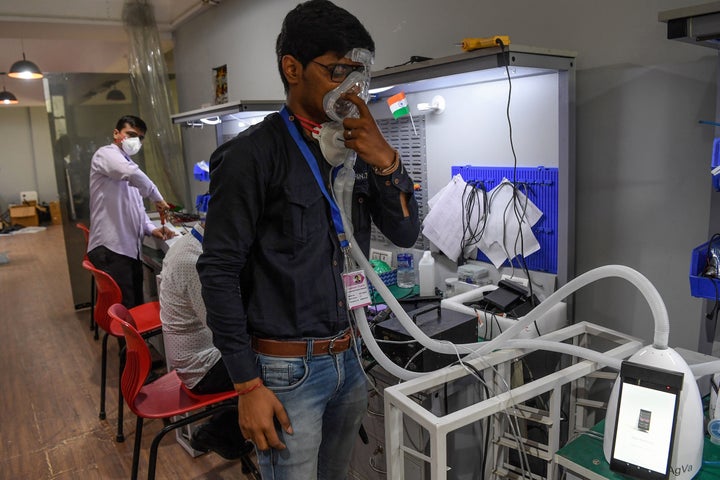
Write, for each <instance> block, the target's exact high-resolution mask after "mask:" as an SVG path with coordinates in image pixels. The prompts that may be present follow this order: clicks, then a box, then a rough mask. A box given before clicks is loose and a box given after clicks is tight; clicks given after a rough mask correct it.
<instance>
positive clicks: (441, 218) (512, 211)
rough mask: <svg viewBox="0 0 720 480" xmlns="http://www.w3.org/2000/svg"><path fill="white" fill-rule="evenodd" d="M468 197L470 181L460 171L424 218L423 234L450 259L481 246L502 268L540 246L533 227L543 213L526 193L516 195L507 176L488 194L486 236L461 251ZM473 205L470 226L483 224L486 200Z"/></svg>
mask: <svg viewBox="0 0 720 480" xmlns="http://www.w3.org/2000/svg"><path fill="white" fill-rule="evenodd" d="M467 196H468V191H467V183H466V182H465V181H464V180H463V178H462V176H461V175H460V174H457V175H455V176H454V177H453V178H452V180H451V181H450V182H449V183H448V184H447V185H445V186H444V187H443V188H442V189H441V190H440V191H439V192H438V193H436V194H435V195H434V196H433V197H432V198H431V199H430V200H429V201H428V207H429V208H430V211H429V212H428V214H427V215H426V216H425V220H423V235H425V236H426V237H427V238H428V240H430V241H431V242H432V243H433V244H434V245H435V246H436V247H437V248H438V249H439V250H440V251H442V252H443V253H444V254H445V255H447V257H448V258H450V259H452V260H457V259H458V258H459V257H460V255H461V254H462V255H463V256H467V255H468V254H469V253H470V252H471V251H472V250H473V248H475V247H477V248H478V249H479V250H480V251H482V252H483V253H484V254H485V255H486V256H487V257H488V259H490V261H491V262H492V264H493V265H495V267H496V268H500V266H502V264H503V263H504V262H505V260H508V259H509V258H515V257H516V256H517V255H520V254H522V255H523V256H524V257H527V256H528V255H531V254H532V253H535V252H537V251H538V250H539V249H540V244H539V242H538V241H537V239H536V238H535V235H534V234H533V232H532V226H533V225H535V224H536V223H537V222H538V220H540V217H542V212H541V211H540V209H538V208H537V206H536V205H535V204H534V203H532V201H530V199H528V198H527V196H526V195H525V194H523V193H521V192H519V191H518V192H516V193H515V195H513V188H512V183H510V182H509V181H508V180H507V179H503V181H502V182H501V183H500V184H499V185H498V186H496V187H495V188H494V189H492V190H491V191H490V192H488V193H487V196H488V199H489V201H488V203H489V210H488V212H487V220H486V225H485V230H484V233H483V236H482V237H481V238H480V239H479V241H477V242H475V243H470V242H468V243H467V245H465V251H463V252H461V248H462V245H463V235H464V232H463V217H464V216H466V213H465V206H466V203H467V202H466V200H467ZM472 205H473V210H472V211H471V212H469V213H470V215H469V219H470V220H469V221H470V222H471V223H470V225H479V224H480V222H481V221H482V219H483V215H485V213H486V212H484V211H483V205H482V202H473V203H472ZM518 217H520V221H519V220H518ZM466 221H467V220H466Z"/></svg>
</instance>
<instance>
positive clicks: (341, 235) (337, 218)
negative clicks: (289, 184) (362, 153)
mask: <svg viewBox="0 0 720 480" xmlns="http://www.w3.org/2000/svg"><path fill="white" fill-rule="evenodd" d="M280 115H281V116H282V118H283V120H284V121H285V125H287V128H288V131H289V132H290V135H291V136H292V138H293V140H295V144H296V145H297V146H298V148H299V149H300V152H302V154H303V157H305V161H306V162H307V164H308V167H310V170H312V172H313V175H314V176H315V180H316V181H317V183H318V185H319V186H320V190H322V193H323V195H325V198H326V199H327V201H328V202H329V203H330V211H331V213H332V220H333V224H334V225H335V232H336V233H337V236H338V239H339V240H340V247H342V248H346V247H347V246H348V245H349V244H350V242H348V241H347V239H346V238H345V228H344V227H343V224H342V216H341V215H340V209H339V208H338V206H337V204H336V203H335V200H333V198H332V197H331V196H330V194H329V193H328V191H327V188H325V182H324V181H323V179H322V175H321V174H320V167H318V163H317V159H316V158H315V155H313V153H312V152H311V151H310V148H309V147H308V146H307V143H305V140H304V139H303V138H302V136H301V135H300V131H299V130H298V129H297V126H296V125H295V124H294V123H293V122H292V121H291V120H290V114H289V113H288V110H287V107H283V108H282V109H281V110H280Z"/></svg>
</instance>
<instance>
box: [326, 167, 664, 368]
mask: <svg viewBox="0 0 720 480" xmlns="http://www.w3.org/2000/svg"><path fill="white" fill-rule="evenodd" d="M350 157H351V156H348V159H347V160H346V162H345V165H344V166H343V168H342V169H341V170H340V172H338V175H337V177H336V180H335V182H334V186H333V190H334V194H335V198H336V200H339V204H338V206H339V208H340V211H341V215H342V220H343V224H344V225H345V235H346V238H347V239H348V241H349V242H350V244H351V245H356V242H355V239H354V236H353V232H352V222H351V221H350V218H351V217H350V215H349V214H348V213H347V212H351V209H352V189H353V185H354V181H355V176H354V170H353V168H352V166H353V164H354V160H355V159H354V155H352V158H350ZM350 173H352V174H350ZM348 226H350V227H349V228H348ZM350 252H351V255H352V258H353V259H354V260H355V261H356V262H357V264H358V265H359V266H360V268H362V269H363V270H364V271H365V274H366V276H367V277H368V278H369V279H370V281H371V283H372V284H373V286H374V287H375V288H376V290H377V291H378V293H379V294H380V296H381V297H382V298H383V300H384V301H385V303H386V304H387V306H388V307H389V308H390V310H391V311H392V312H393V313H394V314H395V316H396V318H397V319H398V320H399V321H400V324H401V325H402V326H403V327H404V328H405V330H407V332H408V333H409V334H410V335H411V336H412V337H413V338H414V339H415V340H417V341H418V343H420V344H421V345H422V346H423V347H425V348H427V349H429V350H431V351H433V352H437V353H443V354H447V355H457V354H458V351H459V349H462V350H464V351H468V352H472V357H475V356H480V355H483V354H485V353H489V352H491V351H492V350H497V349H499V348H534V349H537V348H543V349H546V350H553V351H562V352H563V353H570V354H572V355H576V356H579V357H582V358H587V359H589V360H592V361H595V362H597V363H599V364H602V365H607V366H611V367H613V368H616V369H617V368H619V363H618V360H616V359H614V358H612V357H609V356H607V355H604V354H600V353H598V352H595V351H593V350H589V349H585V348H582V347H578V346H572V345H566V344H562V343H560V342H548V341H539V340H531V341H530V342H533V343H532V344H531V345H530V346H527V345H528V344H527V341H519V340H517V341H513V342H512V343H510V342H511V340H513V337H515V336H516V335H518V334H519V333H520V332H522V331H523V329H524V328H525V327H527V326H528V325H530V324H532V323H533V322H535V321H537V320H539V319H540V318H541V317H542V316H543V315H544V314H546V313H547V312H548V311H549V310H550V309H551V308H552V307H553V306H554V305H556V304H557V303H559V302H561V301H562V300H564V299H565V298H566V297H567V296H569V295H570V294H572V293H574V292H575V291H577V290H579V289H580V288H582V287H584V286H586V285H588V284H589V283H592V282H594V281H597V280H600V279H602V278H607V277H620V278H624V279H625V280H627V281H629V282H630V283H632V284H633V285H635V286H636V287H637V288H638V290H640V292H641V293H642V294H643V296H644V297H645V299H646V301H647V302H648V305H649V306H650V310H651V312H652V315H653V319H654V322H655V335H654V346H655V347H656V348H658V349H665V348H667V346H668V336H669V332H670V323H669V319H668V315H667V310H666V308H665V304H664V302H663V301H662V298H661V297H660V294H659V293H658V291H657V289H655V287H654V286H653V285H652V283H650V281H649V280H648V279H647V278H646V277H645V276H643V275H642V274H640V273H639V272H637V271H636V270H633V269H632V268H629V267H626V266H622V265H607V266H603V267H598V268H596V269H594V270H591V271H589V272H586V273H584V274H582V275H580V276H579V277H577V278H575V279H573V280H571V281H570V282H568V283H567V284H566V285H563V286H562V287H561V288H559V289H558V290H557V291H556V292H555V293H553V294H552V295H550V296H549V297H548V298H547V299H545V301H544V302H542V303H540V304H539V305H538V306H536V307H535V308H534V309H533V310H531V311H530V313H528V314H527V315H526V316H524V317H522V318H520V319H518V321H517V322H516V323H515V324H514V325H513V326H511V327H510V328H508V329H506V330H505V331H504V332H503V333H501V334H500V335H499V336H497V337H495V338H494V339H492V340H490V341H488V342H483V343H480V344H478V343H477V342H474V343H468V344H462V345H451V344H448V343H447V342H439V341H437V340H434V339H432V338H430V337H428V336H427V335H426V334H425V333H424V332H423V331H422V330H421V329H420V328H419V327H418V326H417V325H415V323H414V322H413V321H412V319H410V316H409V315H408V314H407V312H405V310H404V309H403V308H402V306H401V305H400V303H399V302H398V301H397V299H396V298H395V296H394V295H393V294H392V293H391V292H390V290H389V289H388V288H387V286H386V285H385V284H384V283H383V281H382V280H381V279H380V277H379V275H378V274H377V273H376V272H375V270H374V269H373V268H372V266H371V265H370V262H368V260H367V258H365V255H364V254H363V253H362V251H361V250H360V249H359V248H357V247H356V248H351V249H350ZM355 313H356V318H357V324H358V328H359V329H360V333H361V334H362V336H363V339H364V341H365V344H366V345H367V347H368V350H369V351H370V353H371V354H372V355H373V357H374V358H375V359H376V360H377V361H378V363H379V364H380V365H381V366H382V367H383V368H385V369H386V370H387V371H388V372H390V373H391V374H393V375H395V376H396V377H398V378H401V379H403V380H407V379H410V378H415V377H417V376H418V375H420V374H419V373H418V372H411V371H409V370H406V369H404V368H401V367H399V366H398V365H396V364H395V363H394V362H392V361H391V360H390V359H389V358H387V356H386V355H385V354H384V353H383V352H382V350H381V349H380V347H379V346H378V345H377V343H376V342H375V339H374V338H373V336H372V332H371V331H370V327H369V325H368V323H367V318H366V317H365V312H364V311H363V310H362V309H358V311H356V312H355ZM521 345H524V346H521ZM533 345H535V346H533ZM562 345H565V346H562Z"/></svg>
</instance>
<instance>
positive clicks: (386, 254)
mask: <svg viewBox="0 0 720 480" xmlns="http://www.w3.org/2000/svg"><path fill="white" fill-rule="evenodd" d="M392 259H393V254H392V252H390V251H388V250H379V249H377V248H371V249H370V260H382V261H383V262H385V263H387V264H388V265H390V266H392Z"/></svg>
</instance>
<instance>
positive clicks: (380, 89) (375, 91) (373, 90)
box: [368, 85, 395, 95]
mask: <svg viewBox="0 0 720 480" xmlns="http://www.w3.org/2000/svg"><path fill="white" fill-rule="evenodd" d="M391 88H395V85H389V86H387V87H378V88H371V89H370V90H368V93H370V95H377V94H378V93H382V92H385V91H387V90H390V89H391Z"/></svg>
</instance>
